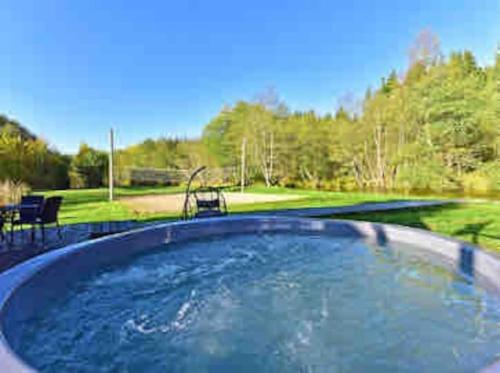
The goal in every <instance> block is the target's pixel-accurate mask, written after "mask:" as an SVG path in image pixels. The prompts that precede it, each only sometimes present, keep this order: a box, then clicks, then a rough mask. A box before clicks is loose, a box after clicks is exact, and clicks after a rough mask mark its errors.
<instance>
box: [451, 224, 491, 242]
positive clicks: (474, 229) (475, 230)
mask: <svg viewBox="0 0 500 373" xmlns="http://www.w3.org/2000/svg"><path fill="white" fill-rule="evenodd" d="M492 223H493V221H492V220H486V221H482V222H479V223H473V224H466V225H464V226H463V227H462V228H461V229H458V230H456V231H455V232H453V235H457V236H469V235H470V238H471V240H470V241H471V242H472V243H474V244H476V245H477V244H478V243H479V238H480V237H486V238H490V239H493V240H500V236H493V235H490V234H486V233H484V232H483V231H484V229H485V228H487V227H488V226H489V225H491V224H492Z"/></svg>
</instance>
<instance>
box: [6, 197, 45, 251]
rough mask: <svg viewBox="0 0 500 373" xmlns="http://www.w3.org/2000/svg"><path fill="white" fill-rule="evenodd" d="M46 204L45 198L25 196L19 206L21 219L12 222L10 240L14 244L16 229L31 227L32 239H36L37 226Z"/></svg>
mask: <svg viewBox="0 0 500 373" xmlns="http://www.w3.org/2000/svg"><path fill="white" fill-rule="evenodd" d="M43 203H44V197H43V196H23V197H22V198H21V203H20V204H19V217H18V218H17V219H13V220H12V222H11V229H10V238H11V241H12V242H14V227H16V226H19V227H20V228H21V229H23V225H31V239H32V240H34V239H35V224H36V223H37V218H38V216H39V215H40V212H41V209H42V206H43Z"/></svg>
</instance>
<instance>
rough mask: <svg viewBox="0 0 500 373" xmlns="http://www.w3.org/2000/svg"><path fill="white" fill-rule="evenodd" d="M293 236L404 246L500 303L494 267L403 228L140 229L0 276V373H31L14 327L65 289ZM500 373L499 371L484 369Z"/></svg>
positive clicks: (254, 219) (220, 223)
mask: <svg viewBox="0 0 500 373" xmlns="http://www.w3.org/2000/svg"><path fill="white" fill-rule="evenodd" d="M258 232H292V233H299V232H303V233H306V234H307V233H315V234H325V235H329V236H333V237H353V238H364V239H367V240H368V241H372V242H374V243H377V244H378V245H382V246H384V245H390V244H392V243H400V244H408V245H411V246H413V247H415V248H417V249H419V252H420V253H421V254H422V255H424V256H426V257H428V258H429V260H432V261H435V260H438V261H439V262H440V263H441V264H444V265H446V266H447V267H449V268H450V269H451V270H454V271H456V272H457V273H460V274H461V275H464V276H466V277H467V278H468V279H470V281H477V282H478V283H479V284H480V285H481V286H484V287H486V288H487V289H488V290H489V291H491V292H494V293H496V294H498V295H499V296H500V259H499V258H498V257H496V256H494V255H492V254H489V253H485V252H483V251H481V250H480V249H478V248H476V247H474V246H471V245H469V244H467V243H464V242H461V241H458V240H454V239H450V238H446V237H443V236H440V235H436V234H434V233H430V232H428V231H423V230H419V229H413V228H408V227H402V226H396V225H385V224H375V223H369V222H352V221H342V220H315V219H304V218H285V217H269V216H267V217H266V216H251V217H248V216H246V217H242V216H231V217H225V218H217V219H208V220H196V221H189V222H175V223H166V224H160V225H155V226H151V227H147V228H142V229H138V230H134V231H130V232H126V233H122V234H118V235H113V236H110V237H105V238H101V239H98V240H93V241H87V242H83V243H80V244H75V245H71V246H67V247H65V248H62V249H59V250H55V251H51V252H48V253H46V254H43V255H40V256H38V257H35V258H33V259H31V260H29V261H27V262H25V263H22V264H20V265H18V266H16V267H14V268H12V269H10V270H8V271H6V272H4V273H2V274H0V372H30V371H33V369H32V368H31V367H30V366H29V365H28V364H27V363H25V362H24V361H22V359H21V358H20V357H19V356H18V355H17V354H16V353H15V352H14V351H13V350H12V349H11V348H10V345H16V341H17V339H16V338H17V333H16V330H17V328H16V326H17V325H20V323H22V322H23V320H25V319H26V318H29V317H31V316H33V315H34V314H36V312H37V310H39V309H42V308H43V307H45V305H46V304H47V303H49V302H50V301H51V299H54V297H59V296H60V295H61V294H62V293H63V292H64V291H65V289H66V288H67V286H68V284H69V283H71V281H73V280H76V279H77V278H80V277H82V276H84V275H85V274H88V273H90V272H92V271H94V270H96V269H97V268H99V267H101V266H104V265H108V264H115V263H116V264H119V263H120V262H121V261H126V260H129V259H130V257H131V256H133V255H137V254H139V253H141V252H145V251H148V250H151V249H154V248H157V247H158V246H160V245H165V244H168V243H174V242H182V241H186V240H192V239H199V238H203V237H208V236H214V235H220V234H230V233H258ZM485 371H488V372H500V365H498V363H497V365H491V366H490V367H488V368H485Z"/></svg>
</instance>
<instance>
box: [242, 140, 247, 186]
mask: <svg viewBox="0 0 500 373" xmlns="http://www.w3.org/2000/svg"><path fill="white" fill-rule="evenodd" d="M246 145H247V139H246V137H245V138H243V142H242V143H241V193H243V192H244V191H245V158H246V156H245V152H246Z"/></svg>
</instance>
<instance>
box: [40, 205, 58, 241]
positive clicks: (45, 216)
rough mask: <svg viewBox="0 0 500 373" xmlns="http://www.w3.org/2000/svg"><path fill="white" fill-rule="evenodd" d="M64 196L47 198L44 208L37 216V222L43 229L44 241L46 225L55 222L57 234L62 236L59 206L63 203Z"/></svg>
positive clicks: (43, 239)
mask: <svg viewBox="0 0 500 373" xmlns="http://www.w3.org/2000/svg"><path fill="white" fill-rule="evenodd" d="M62 200H63V198H62V197H50V198H47V199H46V200H45V202H44V204H43V206H42V210H41V212H40V214H39V216H38V218H37V221H36V224H38V225H39V226H40V230H41V231H42V242H45V226H46V225H48V224H55V225H56V227H57V235H58V236H59V238H62V235H61V226H60V225H59V208H60V207H61V204H62Z"/></svg>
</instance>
